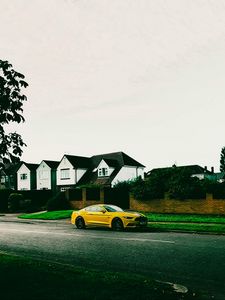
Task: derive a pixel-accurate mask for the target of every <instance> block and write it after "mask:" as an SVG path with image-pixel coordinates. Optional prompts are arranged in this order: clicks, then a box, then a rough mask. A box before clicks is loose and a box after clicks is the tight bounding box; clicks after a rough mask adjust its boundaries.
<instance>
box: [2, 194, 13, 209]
mask: <svg viewBox="0 0 225 300" xmlns="http://www.w3.org/2000/svg"><path fill="white" fill-rule="evenodd" d="M11 192H12V190H9V189H4V190H0V212H7V211H8V199H9V195H10V193H11Z"/></svg>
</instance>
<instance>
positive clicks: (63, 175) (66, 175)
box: [60, 169, 70, 179]
mask: <svg viewBox="0 0 225 300" xmlns="http://www.w3.org/2000/svg"><path fill="white" fill-rule="evenodd" d="M60 175H61V176H60V178H61V179H70V169H61V170H60Z"/></svg>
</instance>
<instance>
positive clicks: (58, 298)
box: [0, 253, 209, 300]
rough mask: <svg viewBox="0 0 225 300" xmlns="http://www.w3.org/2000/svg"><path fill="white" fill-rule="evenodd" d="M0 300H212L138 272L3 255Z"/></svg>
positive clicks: (0, 272) (0, 262)
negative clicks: (182, 290)
mask: <svg viewBox="0 0 225 300" xmlns="http://www.w3.org/2000/svg"><path fill="white" fill-rule="evenodd" d="M0 278H1V291H0V295H1V299H4V300H11V299H23V300H28V299H29V300H31V299H32V300H36V299H37V300H40V299H54V300H66V299H93V300H94V299H99V300H101V299H102V300H103V299H109V300H110V299H113V300H117V299H130V300H132V299H135V300H137V299H140V300H141V299H145V300H146V299H151V300H178V299H186V300H188V299H196V300H203V299H209V297H208V296H207V295H203V293H200V292H199V291H190V290H189V291H188V292H186V293H184V294H181V293H178V292H176V291H175V290H174V288H172V286H171V285H168V284H166V283H160V282H157V281H154V280H152V279H150V278H148V277H146V276H141V275H136V274H135V272H134V273H133V274H132V273H131V272H129V273H126V274H125V273H112V272H107V271H101V272H100V271H95V270H90V269H87V268H85V267H84V268H80V267H79V268H78V267H73V266H68V265H62V264H57V263H52V262H41V261H37V260H32V259H28V258H22V257H19V256H11V255H5V254H1V253H0Z"/></svg>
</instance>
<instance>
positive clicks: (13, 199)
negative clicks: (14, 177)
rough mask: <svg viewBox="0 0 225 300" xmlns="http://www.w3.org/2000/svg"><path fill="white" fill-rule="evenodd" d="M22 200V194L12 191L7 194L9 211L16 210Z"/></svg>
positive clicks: (18, 208)
mask: <svg viewBox="0 0 225 300" xmlns="http://www.w3.org/2000/svg"><path fill="white" fill-rule="evenodd" d="M23 200H24V198H23V195H22V194H18V193H12V194H10V195H9V199H8V208H9V211H10V212H18V211H19V210H20V208H21V202H22V201H23Z"/></svg>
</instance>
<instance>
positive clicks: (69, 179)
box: [57, 152, 145, 191]
mask: <svg viewBox="0 0 225 300" xmlns="http://www.w3.org/2000/svg"><path fill="white" fill-rule="evenodd" d="M144 168H145V166H144V165H142V164H141V163H139V162H137V161H136V160H135V159H133V158H131V157H130V156H128V155H127V154H125V153H123V152H114V153H106V154H100V155H94V156H92V157H82V156H74V155H64V156H63V158H62V160H61V162H60V163H59V165H58V168H57V187H59V189H60V190H61V191H63V190H65V189H68V188H72V187H75V186H78V185H87V184H93V185H102V186H109V187H111V186H113V185H115V184H116V183H117V182H119V181H126V180H132V179H135V178H137V177H139V176H141V177H142V178H144Z"/></svg>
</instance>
